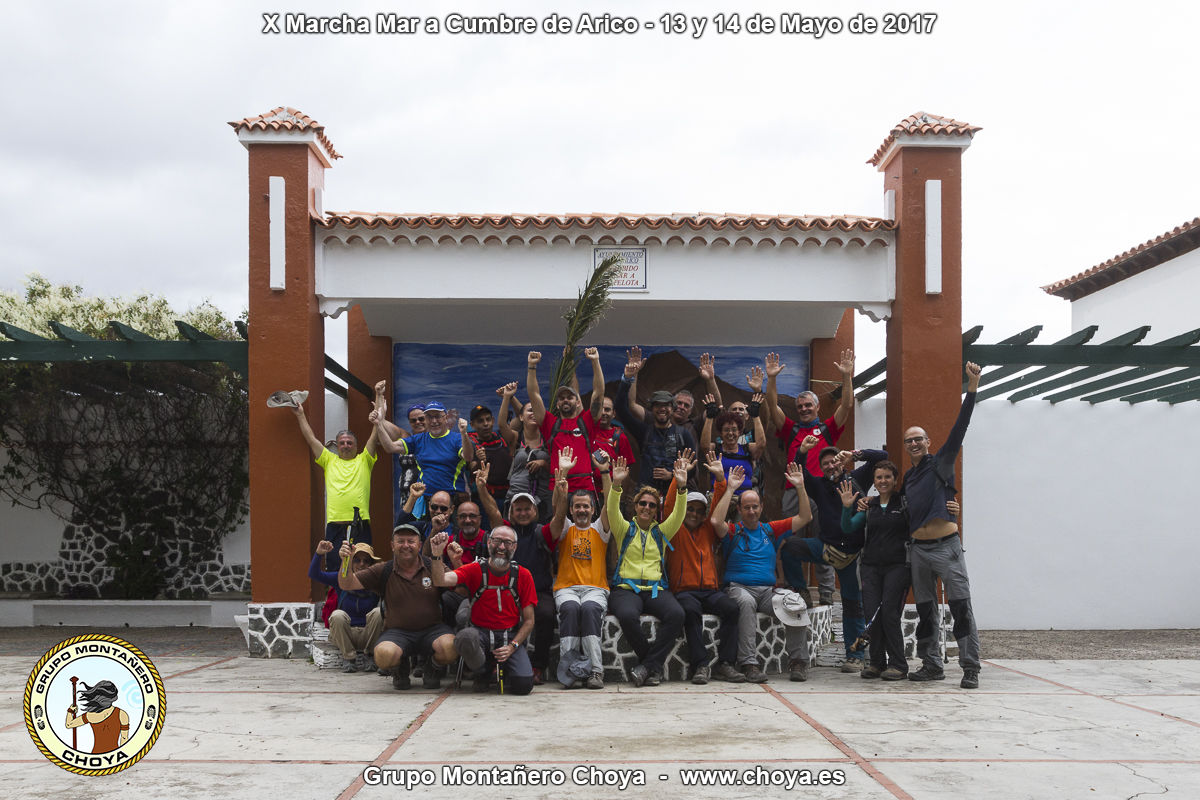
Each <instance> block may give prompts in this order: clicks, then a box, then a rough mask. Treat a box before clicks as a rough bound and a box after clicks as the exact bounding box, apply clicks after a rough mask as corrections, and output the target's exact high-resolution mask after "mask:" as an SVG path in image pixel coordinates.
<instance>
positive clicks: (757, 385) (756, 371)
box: [746, 364, 763, 392]
mask: <svg viewBox="0 0 1200 800" xmlns="http://www.w3.org/2000/svg"><path fill="white" fill-rule="evenodd" d="M746 384H747V385H749V387H750V388H751V389H752V390H753V391H755V392H761V391H762V385H763V368H762V367H760V366H758V365H757V364H756V365H754V366H753V367H751V368H750V372H749V374H747V375H746Z"/></svg>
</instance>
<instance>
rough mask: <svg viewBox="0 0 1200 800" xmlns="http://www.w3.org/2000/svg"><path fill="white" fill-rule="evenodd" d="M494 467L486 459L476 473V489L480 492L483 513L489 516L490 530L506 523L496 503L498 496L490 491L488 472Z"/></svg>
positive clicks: (480, 504) (480, 506)
mask: <svg viewBox="0 0 1200 800" xmlns="http://www.w3.org/2000/svg"><path fill="white" fill-rule="evenodd" d="M491 469H492V465H491V464H489V463H487V462H486V461H485V462H483V463H482V464H480V465H479V469H478V471H476V473H475V489H476V491H477V492H478V494H479V508H480V509H481V510H482V511H483V515H484V516H485V517H487V521H488V530H491V529H492V528H498V527H500V526H501V525H503V524H504V517H503V516H501V514H500V507H499V506H497V505H496V498H494V497H492V493H491V492H489V491H488V488H487V483H488V473H489V471H490V470H491Z"/></svg>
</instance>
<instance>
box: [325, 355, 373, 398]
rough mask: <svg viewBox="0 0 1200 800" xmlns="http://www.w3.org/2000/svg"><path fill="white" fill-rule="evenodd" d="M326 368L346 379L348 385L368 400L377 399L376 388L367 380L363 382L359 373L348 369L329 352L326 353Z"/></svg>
mask: <svg viewBox="0 0 1200 800" xmlns="http://www.w3.org/2000/svg"><path fill="white" fill-rule="evenodd" d="M325 369H326V370H328V371H329V372H332V373H333V374H334V375H336V376H337V377H339V378H341V379H342V380H344V381H345V382H346V385H347V386H349V387H350V388H351V389H354V390H355V391H357V392H358V393H359V394H361V395H363V396H364V397H366V398H367V399H368V400H374V399H375V390H374V389H372V388H371V387H370V386H368V385H367V384H366V383H365V382H363V380H362V379H361V378H359V377H358V376H357V375H355V374H354V373H353V372H351V371H350V370H348V369H346V368H345V367H343V366H342V365H341V364H339V363H338V362H336V361H334V360H333V359H332V358H330V357H329V354H328V353H326V355H325ZM344 396H345V395H343V397H344Z"/></svg>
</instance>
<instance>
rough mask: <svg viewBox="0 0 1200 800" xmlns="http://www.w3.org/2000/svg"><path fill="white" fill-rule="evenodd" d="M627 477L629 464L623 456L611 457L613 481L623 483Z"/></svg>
mask: <svg viewBox="0 0 1200 800" xmlns="http://www.w3.org/2000/svg"><path fill="white" fill-rule="evenodd" d="M628 477H629V465H628V464H626V463H625V456H617V457H616V458H615V459H613V466H612V479H613V483H618V484H619V483H623V482H624V481H625V479H626V478H628Z"/></svg>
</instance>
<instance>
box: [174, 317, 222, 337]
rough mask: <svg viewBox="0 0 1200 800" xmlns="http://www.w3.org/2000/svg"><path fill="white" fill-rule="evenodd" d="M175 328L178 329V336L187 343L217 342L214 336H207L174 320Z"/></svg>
mask: <svg viewBox="0 0 1200 800" xmlns="http://www.w3.org/2000/svg"><path fill="white" fill-rule="evenodd" d="M175 327H176V328H178V329H179V335H180V336H182V337H183V338H185V339H187V340H188V341H189V342H214V341H217V338H216V337H215V336H209V335H208V334H207V333H205V332H204V331H202V330H200V329H199V328H193V327H192V326H191V325H188V324H187V323H186V322H184V321H183V320H179V319H177V320H175Z"/></svg>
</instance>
